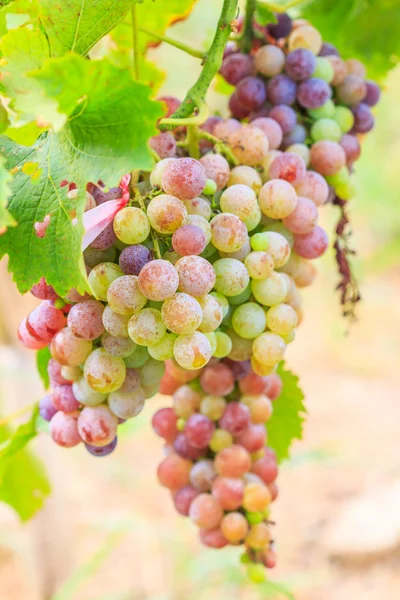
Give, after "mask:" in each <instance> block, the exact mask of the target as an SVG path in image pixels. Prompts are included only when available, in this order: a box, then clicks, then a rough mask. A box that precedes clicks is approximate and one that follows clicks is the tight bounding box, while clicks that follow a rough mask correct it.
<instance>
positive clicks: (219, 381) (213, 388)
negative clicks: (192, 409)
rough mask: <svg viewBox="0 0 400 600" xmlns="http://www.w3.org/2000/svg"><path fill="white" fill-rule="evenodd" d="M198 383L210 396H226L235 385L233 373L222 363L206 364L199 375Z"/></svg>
mask: <svg viewBox="0 0 400 600" xmlns="http://www.w3.org/2000/svg"><path fill="white" fill-rule="evenodd" d="M200 383H201V387H202V388H203V390H204V391H205V392H206V394H211V395H212V396H228V395H229V394H230V393H231V392H232V391H233V389H234V387H235V379H234V377H233V373H232V371H231V370H230V368H229V367H228V366H227V365H224V364H223V363H216V364H215V365H209V366H207V367H206V368H205V369H204V371H203V372H202V374H201V375H200Z"/></svg>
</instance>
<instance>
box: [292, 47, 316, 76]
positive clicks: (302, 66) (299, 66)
mask: <svg viewBox="0 0 400 600" xmlns="http://www.w3.org/2000/svg"><path fill="white" fill-rule="evenodd" d="M316 66H317V59H316V58H315V55H314V54H313V53H312V52H311V51H310V50H307V49H306V48H297V49H296V50H292V52H289V54H288V55H287V57H286V66H285V69H286V73H287V74H288V75H289V77H290V78H291V79H293V80H294V81H303V80H304V79H308V78H309V77H311V75H312V74H313V73H314V71H315V68H316Z"/></svg>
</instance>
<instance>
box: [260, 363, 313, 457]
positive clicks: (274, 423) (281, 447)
mask: <svg viewBox="0 0 400 600" xmlns="http://www.w3.org/2000/svg"><path fill="white" fill-rule="evenodd" d="M278 375H279V376H280V377H281V379H282V383H283V388H282V393H281V395H280V396H279V398H277V399H276V400H275V401H274V403H273V406H274V412H273V413H272V417H271V419H270V420H269V421H268V424H267V430H268V445H269V446H271V448H273V449H274V450H275V452H276V454H277V457H278V460H279V461H281V460H283V459H285V458H288V457H289V450H290V446H291V444H292V442H293V441H294V440H301V439H302V435H303V421H304V418H305V413H306V408H305V406H304V402H303V400H304V394H303V392H302V390H301V388H300V387H299V385H298V382H299V378H298V377H297V376H296V375H294V374H293V373H292V372H291V371H289V370H288V369H286V368H285V366H284V364H283V363H282V364H281V365H280V366H279V369H278Z"/></svg>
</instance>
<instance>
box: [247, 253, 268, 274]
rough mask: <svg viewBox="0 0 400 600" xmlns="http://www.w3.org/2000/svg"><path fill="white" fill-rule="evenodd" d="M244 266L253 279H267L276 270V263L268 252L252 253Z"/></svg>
mask: <svg viewBox="0 0 400 600" xmlns="http://www.w3.org/2000/svg"><path fill="white" fill-rule="evenodd" d="M244 264H245V265H246V269H247V270H248V272H249V275H250V277H251V278H252V279H266V278H267V277H269V276H270V275H271V273H272V272H273V270H274V261H273V258H272V256H270V255H269V254H268V253H267V252H251V253H250V254H249V255H248V256H246V258H245V261H244Z"/></svg>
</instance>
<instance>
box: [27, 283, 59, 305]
mask: <svg viewBox="0 0 400 600" xmlns="http://www.w3.org/2000/svg"><path fill="white" fill-rule="evenodd" d="M31 294H33V295H34V296H35V297H36V298H39V299H40V300H57V298H58V296H57V294H56V292H55V291H54V289H53V288H52V286H51V285H48V284H47V283H46V280H45V278H44V277H42V278H41V279H40V280H39V282H38V283H36V284H35V285H34V286H32V288H31Z"/></svg>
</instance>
